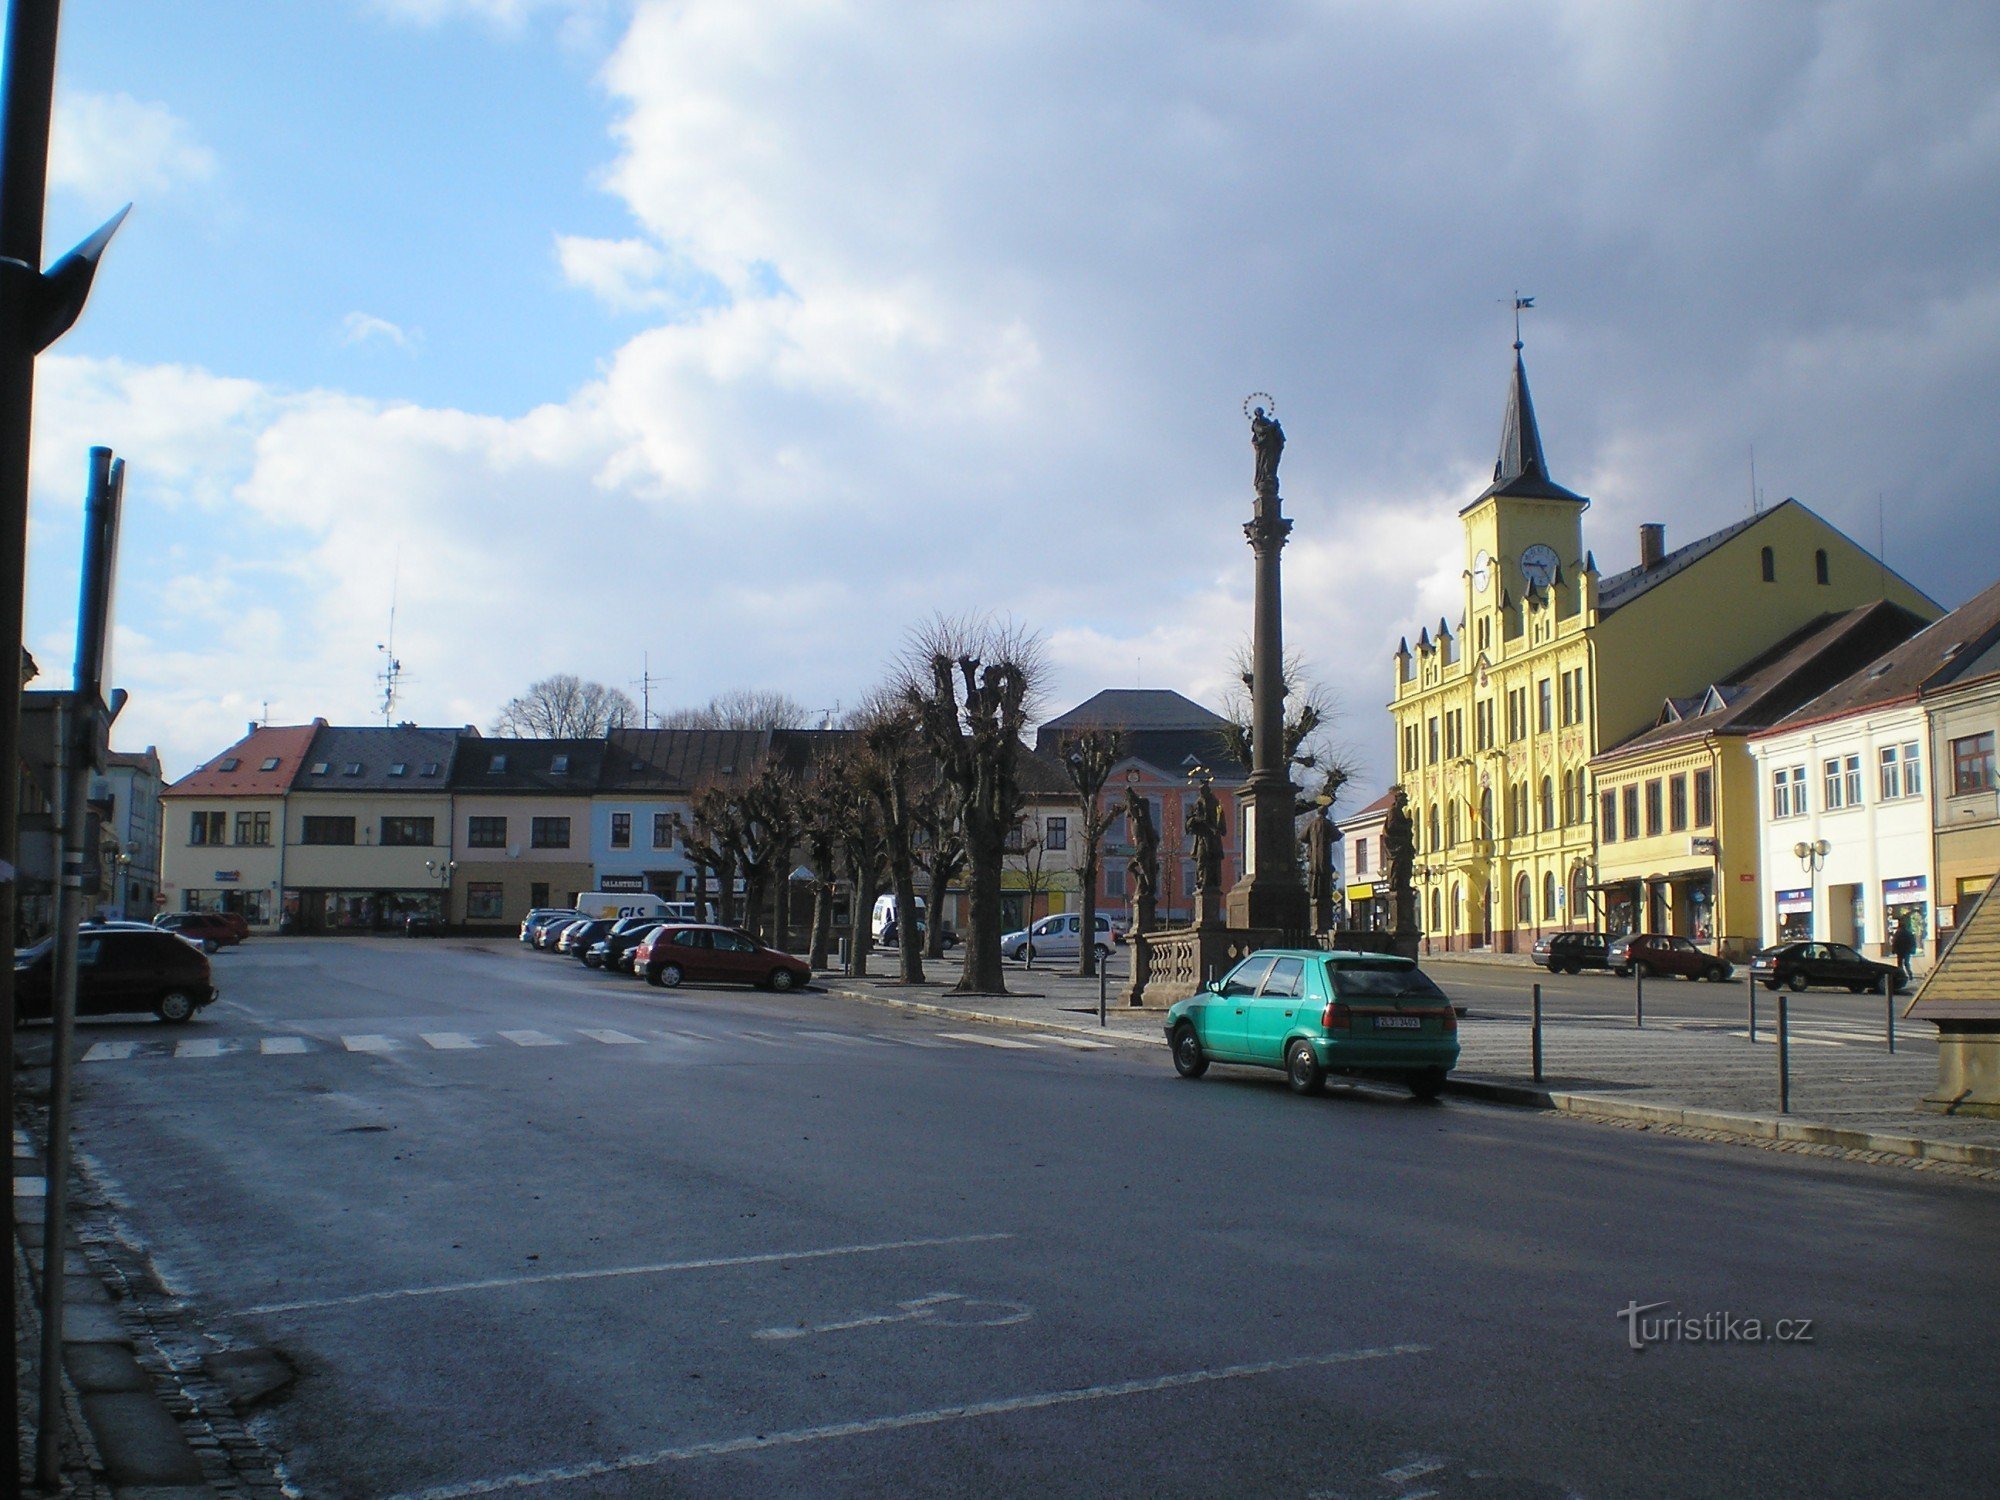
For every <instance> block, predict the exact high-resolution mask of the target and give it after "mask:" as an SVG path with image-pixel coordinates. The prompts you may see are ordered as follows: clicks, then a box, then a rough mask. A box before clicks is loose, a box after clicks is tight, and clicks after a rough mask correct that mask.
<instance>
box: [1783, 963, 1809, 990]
mask: <svg viewBox="0 0 2000 1500" xmlns="http://www.w3.org/2000/svg"><path fill="white" fill-rule="evenodd" d="M1785 983H1787V984H1789V985H1790V986H1791V987H1792V989H1793V991H1794V992H1795V993H1796V992H1797V991H1799V990H1802V989H1804V988H1805V987H1806V976H1805V974H1804V973H1803V972H1801V971H1800V970H1798V969H1794V970H1792V977H1791V978H1790V979H1787V980H1786V981H1785Z"/></svg>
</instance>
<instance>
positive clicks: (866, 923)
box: [847, 860, 881, 978]
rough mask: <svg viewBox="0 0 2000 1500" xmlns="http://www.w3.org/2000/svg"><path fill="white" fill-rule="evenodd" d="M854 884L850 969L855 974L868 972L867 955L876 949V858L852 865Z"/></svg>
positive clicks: (849, 917)
mask: <svg viewBox="0 0 2000 1500" xmlns="http://www.w3.org/2000/svg"><path fill="white" fill-rule="evenodd" d="M851 868H852V874H853V884H854V906H853V909H852V910H851V911H849V912H848V914H847V972H848V973H849V974H851V975H853V976H854V977H856V978H861V977H863V976H865V975H866V974H867V973H868V955H869V954H870V953H872V952H873V951H874V949H875V898H876V897H877V896H879V895H880V894H881V891H880V889H879V888H878V887H877V886H876V884H875V881H876V878H877V877H876V874H875V862H874V861H873V860H869V861H867V862H866V868H864V867H863V866H862V865H861V864H856V865H854V866H852V867H851Z"/></svg>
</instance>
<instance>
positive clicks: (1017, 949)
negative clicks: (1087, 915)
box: [1000, 911, 1125, 959]
mask: <svg viewBox="0 0 2000 1500" xmlns="http://www.w3.org/2000/svg"><path fill="white" fill-rule="evenodd" d="M1082 934H1083V918H1082V916H1081V914H1079V913H1077V912H1073V911H1067V912H1064V911H1059V912H1057V913H1055V915H1053V916H1048V917H1043V918H1042V919H1041V921H1039V922H1037V923H1035V925H1034V926H1033V927H1030V928H1028V929H1027V930H1026V931H1024V932H1010V933H1008V934H1007V935H1006V936H1005V937H1003V938H1001V939H1000V951H1001V952H1002V953H1004V954H1005V955H1006V956H1007V957H1009V958H1016V959H1019V958H1026V957H1027V956H1028V952H1029V950H1030V949H1033V950H1034V955H1035V957H1036V958H1075V957H1076V956H1077V954H1079V953H1081V952H1082V951H1083V941H1082ZM1124 941H1125V929H1124V928H1122V927H1121V926H1119V925H1118V924H1117V923H1116V922H1114V921H1112V920H1111V918H1109V917H1107V916H1105V915H1104V914H1103V913H1102V912H1099V913H1098V914H1097V952H1098V955H1099V956H1100V957H1102V956H1104V955H1105V954H1108V953H1110V951H1111V948H1112V945H1113V944H1114V943H1122V942H1124Z"/></svg>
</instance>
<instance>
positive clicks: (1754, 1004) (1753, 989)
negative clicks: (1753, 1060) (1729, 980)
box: [1745, 974, 1757, 1046]
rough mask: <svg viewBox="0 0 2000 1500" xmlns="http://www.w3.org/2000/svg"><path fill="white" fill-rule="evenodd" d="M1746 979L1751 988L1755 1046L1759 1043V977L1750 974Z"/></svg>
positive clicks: (1751, 1022)
mask: <svg viewBox="0 0 2000 1500" xmlns="http://www.w3.org/2000/svg"><path fill="white" fill-rule="evenodd" d="M1745 978H1746V981H1747V982H1748V984H1749V987H1750V1042H1751V1045H1753V1046H1754V1045H1755V1044H1756V1041H1757V976H1756V975H1755V974H1750V975H1746V976H1745Z"/></svg>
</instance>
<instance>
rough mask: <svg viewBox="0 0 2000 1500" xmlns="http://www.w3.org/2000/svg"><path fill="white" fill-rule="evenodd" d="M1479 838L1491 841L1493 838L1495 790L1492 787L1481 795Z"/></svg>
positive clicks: (1484, 790)
mask: <svg viewBox="0 0 2000 1500" xmlns="http://www.w3.org/2000/svg"><path fill="white" fill-rule="evenodd" d="M1479 836H1480V837H1481V838H1482V839H1487V840H1489V841H1490V840H1491V839H1492V837H1493V788H1492V787H1490V786H1489V787H1486V788H1485V789H1483V790H1482V791H1481V792H1480V794H1479Z"/></svg>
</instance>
